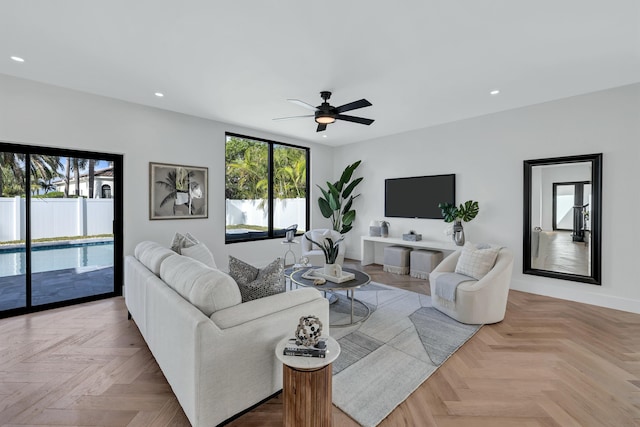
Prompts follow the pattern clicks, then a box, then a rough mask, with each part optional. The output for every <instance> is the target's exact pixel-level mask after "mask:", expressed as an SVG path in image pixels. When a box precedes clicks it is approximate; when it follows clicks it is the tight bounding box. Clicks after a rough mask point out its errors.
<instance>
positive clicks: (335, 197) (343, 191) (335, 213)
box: [318, 160, 364, 234]
mask: <svg viewBox="0 0 640 427" xmlns="http://www.w3.org/2000/svg"><path fill="white" fill-rule="evenodd" d="M360 162H361V160H358V161H357V162H355V163H353V164H351V165H349V166H347V167H346V168H345V169H344V171H343V172H342V175H341V176H340V179H339V180H338V181H336V182H334V183H333V184H332V183H330V182H327V189H324V188H322V187H320V186H319V185H318V188H319V189H320V191H322V197H319V198H318V206H319V207H320V212H322V216H324V217H325V218H331V225H332V226H333V229H334V230H335V231H337V232H339V233H340V234H346V233H348V232H349V230H351V229H352V228H353V221H354V220H355V219H356V211H355V209H352V205H353V201H354V200H355V199H356V198H357V197H358V196H360V194H356V195H353V194H351V193H353V190H354V189H355V188H356V186H357V185H358V184H360V182H362V180H363V179H364V178H362V177H360V178H356V179H354V180H351V177H352V176H353V171H355V170H356V168H357V167H358V166H359V165H360Z"/></svg>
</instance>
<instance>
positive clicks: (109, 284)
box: [0, 266, 114, 311]
mask: <svg viewBox="0 0 640 427" xmlns="http://www.w3.org/2000/svg"><path fill="white" fill-rule="evenodd" d="M113 288H114V286H113V266H109V267H80V268H67V269H64V270H56V271H45V272H41V273H34V274H33V275H32V279H31V295H32V301H33V302H32V305H34V306H36V305H43V304H49V303H52V302H59V301H66V300H70V299H75V298H82V297H87V296H92V295H100V294H106V293H110V292H113ZM25 295H26V289H25V275H24V274H21V275H17V276H8V277H0V311H3V310H8V309H12V308H20V307H25V304H26V303H25Z"/></svg>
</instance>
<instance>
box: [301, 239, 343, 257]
mask: <svg viewBox="0 0 640 427" xmlns="http://www.w3.org/2000/svg"><path fill="white" fill-rule="evenodd" d="M305 237H306V238H307V240H309V241H310V242H311V243H313V244H315V245H317V246H318V247H319V248H320V249H322V252H324V260H325V261H326V263H327V264H335V263H336V259H338V251H339V249H340V242H342V241H343V240H344V237H340V238H339V239H338V240H336V241H335V242H334V241H333V239H331V238H330V237H327V238H325V239H324V242H322V244H320V243H318V242H315V241H314V240H312V239H311V236H310V235H309V233H306V234H305Z"/></svg>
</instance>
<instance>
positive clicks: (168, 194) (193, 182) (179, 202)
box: [149, 163, 209, 219]
mask: <svg viewBox="0 0 640 427" xmlns="http://www.w3.org/2000/svg"><path fill="white" fill-rule="evenodd" d="M208 182H209V178H208V168H202V167H196V166H184V165H171V164H165V163H149V219H190V218H207V217H208V215H209V212H208V206H209V202H208V197H207V196H208V194H207V193H208V190H209V188H208Z"/></svg>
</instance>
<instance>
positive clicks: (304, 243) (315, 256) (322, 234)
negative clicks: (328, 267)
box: [300, 228, 347, 266]
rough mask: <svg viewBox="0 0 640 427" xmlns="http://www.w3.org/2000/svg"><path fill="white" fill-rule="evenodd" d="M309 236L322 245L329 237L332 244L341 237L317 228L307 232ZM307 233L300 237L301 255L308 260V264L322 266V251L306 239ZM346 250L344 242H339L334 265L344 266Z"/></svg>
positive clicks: (323, 261) (338, 234)
mask: <svg viewBox="0 0 640 427" xmlns="http://www.w3.org/2000/svg"><path fill="white" fill-rule="evenodd" d="M307 233H309V234H310V236H311V238H312V239H313V240H314V241H316V242H318V243H320V244H322V242H324V240H325V239H326V238H327V237H330V238H331V240H333V241H334V242H336V241H338V240H339V239H340V238H341V237H342V235H341V234H340V233H338V232H337V231H335V230H329V229H326V228H319V229H316V230H310V231H307ZM307 233H305V234H303V235H302V240H301V242H300V247H301V251H300V253H301V255H302V256H305V257H307V258H309V263H311V265H315V266H322V265H324V264H325V256H324V252H322V249H320V248H319V247H317V246H316V245H314V244H313V243H311V241H310V240H309V239H307ZM346 249H347V246H346V244H345V243H344V241H342V242H340V246H338V258H337V259H336V264H340V265H342V264H344V253H345V251H346Z"/></svg>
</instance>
